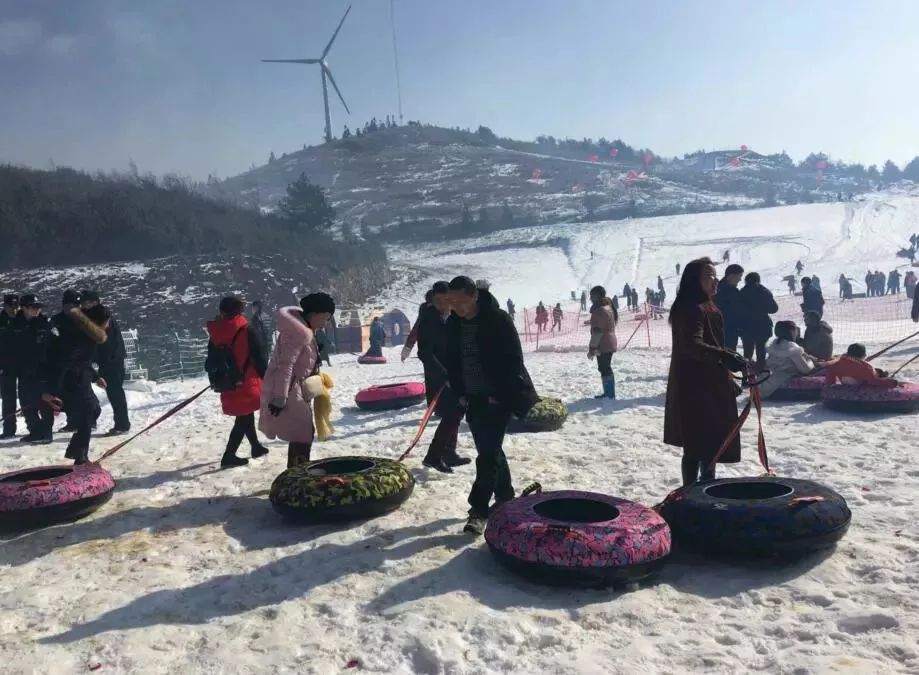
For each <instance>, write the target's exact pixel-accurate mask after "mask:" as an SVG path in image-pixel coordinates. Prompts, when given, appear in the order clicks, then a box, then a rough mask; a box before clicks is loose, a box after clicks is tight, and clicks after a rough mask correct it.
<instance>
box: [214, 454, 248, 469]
mask: <svg viewBox="0 0 919 675" xmlns="http://www.w3.org/2000/svg"><path fill="white" fill-rule="evenodd" d="M248 463H249V460H248V459H246V458H245V457H237V456H236V455H224V456H223V459H221V460H220V468H221V469H231V468H233V467H234V466H246V464H248Z"/></svg>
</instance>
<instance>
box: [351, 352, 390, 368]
mask: <svg viewBox="0 0 919 675" xmlns="http://www.w3.org/2000/svg"><path fill="white" fill-rule="evenodd" d="M357 362H358V363H361V364H363V365H365V366H372V365H382V364H384V363H386V357H385V356H367V355H366V354H362V355H361V356H358V357H357Z"/></svg>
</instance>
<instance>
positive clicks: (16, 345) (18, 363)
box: [10, 314, 51, 380]
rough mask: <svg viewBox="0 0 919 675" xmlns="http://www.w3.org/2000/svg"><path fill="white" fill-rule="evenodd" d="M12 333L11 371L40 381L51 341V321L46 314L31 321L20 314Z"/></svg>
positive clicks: (13, 325)
mask: <svg viewBox="0 0 919 675" xmlns="http://www.w3.org/2000/svg"><path fill="white" fill-rule="evenodd" d="M12 333H13V335H12V339H11V341H10V347H11V350H12V357H13V365H12V367H11V370H12V371H13V372H14V373H15V374H16V375H18V376H19V377H22V378H25V379H29V380H32V379H39V378H40V377H41V369H42V364H44V363H45V361H46V358H47V351H48V343H49V341H50V339H51V321H50V320H49V319H48V317H46V316H45V315H44V314H39V315H38V316H37V317H35V318H34V319H31V320H30V319H26V318H25V316H23V315H22V314H20V315H19V316H17V317H16V320H15V321H14V322H13V324H12Z"/></svg>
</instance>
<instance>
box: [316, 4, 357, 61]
mask: <svg viewBox="0 0 919 675" xmlns="http://www.w3.org/2000/svg"><path fill="white" fill-rule="evenodd" d="M350 13H351V5H348V9H347V10H345V15H344V16H343V17H341V21H339V22H338V28H336V29H335V32H334V33H332V39H331V40H329V44H327V45H326V46H325V49H324V50H322V57H321V58H323V59H324V58H325V57H326V55H328V53H329V50H330V49H331V48H332V43H333V42H335V38H337V37H338V31H340V30H341V25H342V24H343V23H344V22H345V19H347V18H348V14H350Z"/></svg>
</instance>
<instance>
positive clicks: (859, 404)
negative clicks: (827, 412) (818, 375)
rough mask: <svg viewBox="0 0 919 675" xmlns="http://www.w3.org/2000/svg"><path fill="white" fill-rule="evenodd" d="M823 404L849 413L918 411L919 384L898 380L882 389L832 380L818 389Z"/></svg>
mask: <svg viewBox="0 0 919 675" xmlns="http://www.w3.org/2000/svg"><path fill="white" fill-rule="evenodd" d="M821 398H822V399H823V405H825V406H826V407H827V408H832V409H833V410H840V411H842V412H849V413H915V412H919V384H915V383H913V382H900V383H899V384H898V385H897V386H896V387H892V388H890V389H884V388H882V387H869V386H866V385H864V384H834V385H833V386H831V387H824V388H823V390H822V392H821Z"/></svg>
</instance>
